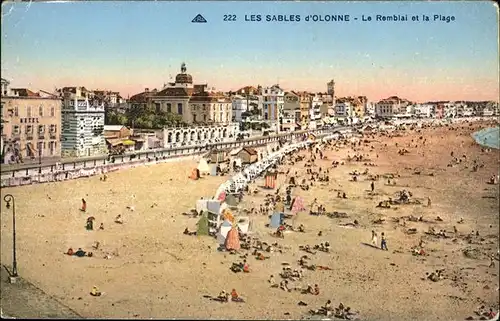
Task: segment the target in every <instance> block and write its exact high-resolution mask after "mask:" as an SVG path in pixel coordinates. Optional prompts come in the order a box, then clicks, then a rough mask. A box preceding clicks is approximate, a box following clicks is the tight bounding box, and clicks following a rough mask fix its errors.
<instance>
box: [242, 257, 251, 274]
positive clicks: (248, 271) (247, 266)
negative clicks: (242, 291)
mask: <svg viewBox="0 0 500 321" xmlns="http://www.w3.org/2000/svg"><path fill="white" fill-rule="evenodd" d="M243 272H244V273H250V266H249V265H248V263H247V262H246V260H244V261H243Z"/></svg>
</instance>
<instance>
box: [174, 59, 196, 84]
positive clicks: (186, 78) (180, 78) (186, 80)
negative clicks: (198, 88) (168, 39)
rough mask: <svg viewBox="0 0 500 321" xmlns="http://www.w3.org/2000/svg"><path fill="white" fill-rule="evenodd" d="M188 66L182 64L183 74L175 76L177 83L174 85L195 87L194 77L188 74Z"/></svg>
mask: <svg viewBox="0 0 500 321" xmlns="http://www.w3.org/2000/svg"><path fill="white" fill-rule="evenodd" d="M186 71H187V69H186V64H185V63H182V65H181V73H180V74H177V76H175V83H174V84H173V85H175V86H176V87H177V86H186V87H192V86H193V77H192V76H191V75H190V74H187V73H186Z"/></svg>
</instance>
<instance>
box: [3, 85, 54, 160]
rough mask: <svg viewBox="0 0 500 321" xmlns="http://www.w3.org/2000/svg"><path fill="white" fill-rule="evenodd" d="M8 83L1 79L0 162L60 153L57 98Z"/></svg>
mask: <svg viewBox="0 0 500 321" xmlns="http://www.w3.org/2000/svg"><path fill="white" fill-rule="evenodd" d="M4 84H5V86H4ZM9 85H10V84H9V83H8V81H6V82H5V83H4V82H3V79H2V96H1V116H2V122H1V135H2V146H1V151H2V156H3V157H4V162H5V163H12V162H14V163H16V162H24V161H25V160H30V159H32V160H35V159H38V160H39V161H42V160H43V159H44V158H57V157H60V156H61V144H60V142H61V99H60V98H59V97H58V96H57V95H53V94H49V93H46V92H45V93H42V92H37V93H35V92H33V91H31V90H29V89H26V88H12V89H11V88H10V86H9ZM4 93H6V95H4Z"/></svg>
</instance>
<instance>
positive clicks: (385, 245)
mask: <svg viewBox="0 0 500 321" xmlns="http://www.w3.org/2000/svg"><path fill="white" fill-rule="evenodd" d="M381 239H382V241H381V242H380V248H381V249H382V250H386V251H389V249H388V248H387V241H386V239H385V235H384V232H382V234H381Z"/></svg>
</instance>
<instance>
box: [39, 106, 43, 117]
mask: <svg viewBox="0 0 500 321" xmlns="http://www.w3.org/2000/svg"><path fill="white" fill-rule="evenodd" d="M38 116H40V117H43V106H42V105H40V107H38Z"/></svg>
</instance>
